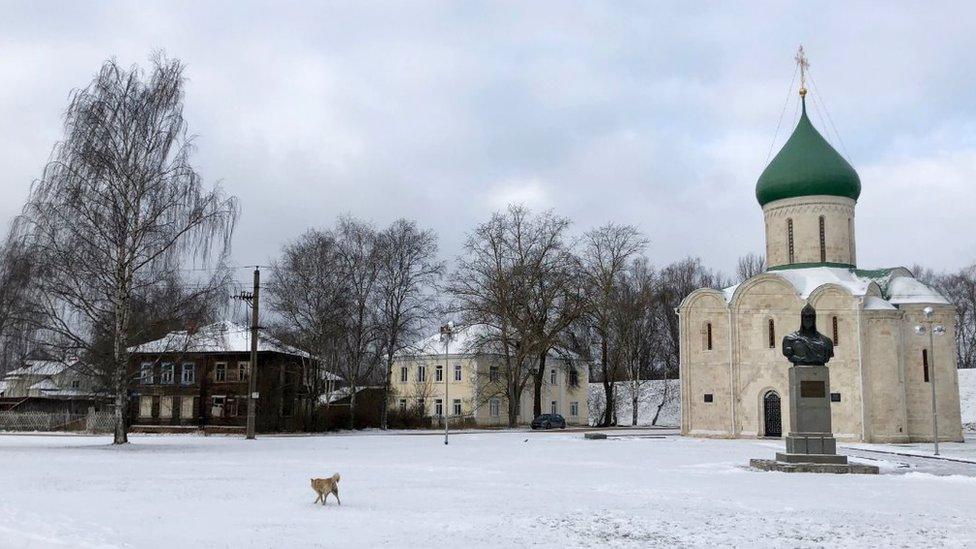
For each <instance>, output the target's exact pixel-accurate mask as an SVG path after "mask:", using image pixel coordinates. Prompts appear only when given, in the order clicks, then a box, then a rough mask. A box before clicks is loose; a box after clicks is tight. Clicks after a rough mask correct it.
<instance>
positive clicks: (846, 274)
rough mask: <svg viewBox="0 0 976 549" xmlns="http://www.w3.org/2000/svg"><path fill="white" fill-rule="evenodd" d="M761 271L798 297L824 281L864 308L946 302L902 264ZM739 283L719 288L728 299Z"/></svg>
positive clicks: (811, 292)
mask: <svg viewBox="0 0 976 549" xmlns="http://www.w3.org/2000/svg"><path fill="white" fill-rule="evenodd" d="M764 275H775V276H778V277H780V278H782V279H784V280H786V281H787V282H789V283H790V285H791V286H793V288H794V289H795V290H796V293H797V295H799V296H800V298H801V299H808V298H809V297H810V295H811V294H813V292H815V291H816V290H817V288H820V287H821V286H823V285H825V284H835V285H837V286H841V287H843V288H845V289H847V290H848V291H849V292H851V295H854V296H855V297H862V296H863V297H864V298H865V300H864V308H865V309H873V310H880V309H894V308H895V306H896V305H902V304H909V303H915V304H920V303H925V304H933V305H947V304H949V301H948V300H947V299H946V298H945V297H944V296H943V295H942V294H940V293H939V292H938V291H937V290H935V289H934V288H931V287H930V286H928V285H926V284H925V283H923V282H922V281H920V280H918V279H916V278H915V277H913V276H912V275H911V272H910V271H908V270H907V269H904V268H902V267H896V268H890V269H873V270H864V269H851V268H842V267H810V268H805V269H783V270H773V271H767V272H766V273H764V274H763V275H759V276H764ZM872 284H874V285H876V286H877V288H878V290H880V293H881V297H878V296H876V295H871V293H870V292H869V289H870V287H871V285H872ZM739 286H741V284H740V285H736V286H731V287H729V288H725V289H724V290H723V291H722V293H723V295H724V296H725V301H726V302H727V303H728V302H731V301H732V298H733V297H734V296H735V292H736V289H737V288H738V287H739ZM875 293H877V292H875Z"/></svg>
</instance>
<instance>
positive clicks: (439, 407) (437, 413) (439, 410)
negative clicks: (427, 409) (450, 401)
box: [434, 398, 444, 417]
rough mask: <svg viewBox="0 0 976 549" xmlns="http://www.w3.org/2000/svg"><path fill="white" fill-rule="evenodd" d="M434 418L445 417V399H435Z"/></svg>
mask: <svg viewBox="0 0 976 549" xmlns="http://www.w3.org/2000/svg"><path fill="white" fill-rule="evenodd" d="M434 417H444V399H442V398H435V399H434Z"/></svg>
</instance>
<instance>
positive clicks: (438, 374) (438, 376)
mask: <svg viewBox="0 0 976 549" xmlns="http://www.w3.org/2000/svg"><path fill="white" fill-rule="evenodd" d="M434 381H436V382H437V383H440V382H442V381H444V367H443V366H441V365H440V364H438V365H437V366H435V367H434Z"/></svg>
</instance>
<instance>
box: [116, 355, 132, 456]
mask: <svg viewBox="0 0 976 549" xmlns="http://www.w3.org/2000/svg"><path fill="white" fill-rule="evenodd" d="M127 377H128V376H126V371H125V370H124V369H119V370H117V371H116V374H115V414H114V415H115V438H114V439H113V441H112V443H113V444H126V443H127V442H129V435H128V426H127V425H126V417H127V416H128V413H127V412H128V410H129V387H128V383H126V378H127Z"/></svg>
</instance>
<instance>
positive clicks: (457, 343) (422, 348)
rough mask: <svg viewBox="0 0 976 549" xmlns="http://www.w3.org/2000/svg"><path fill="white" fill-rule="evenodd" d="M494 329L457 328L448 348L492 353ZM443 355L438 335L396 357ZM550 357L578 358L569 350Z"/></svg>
mask: <svg viewBox="0 0 976 549" xmlns="http://www.w3.org/2000/svg"><path fill="white" fill-rule="evenodd" d="M492 329H493V328H491V327H489V326H487V325H485V324H472V325H470V326H465V327H463V328H455V330H454V338H453V339H451V345H450V347H449V348H448V351H449V352H450V354H452V355H455V354H458V355H463V354H478V353H490V352H491V351H490V349H489V348H490V347H494V346H495V343H494V342H493V341H491V338H490V336H491V330H492ZM443 354H444V342H443V341H441V336H440V334H439V333H437V334H434V335H432V336H430V337H426V338H424V339H421V340H420V341H418V342H416V343H415V344H413V345H411V346H410V347H409V348H407V349H404V350H403V351H400V352H399V353H397V354H396V356H401V357H402V356H427V355H443ZM549 356H551V357H553V358H566V357H572V358H577V356H576V355H575V354H574V353H571V352H569V351H567V350H563V351H561V352H557V351H550V352H549Z"/></svg>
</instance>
